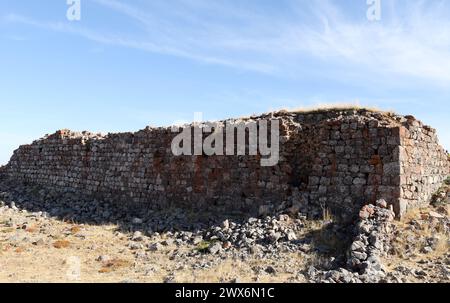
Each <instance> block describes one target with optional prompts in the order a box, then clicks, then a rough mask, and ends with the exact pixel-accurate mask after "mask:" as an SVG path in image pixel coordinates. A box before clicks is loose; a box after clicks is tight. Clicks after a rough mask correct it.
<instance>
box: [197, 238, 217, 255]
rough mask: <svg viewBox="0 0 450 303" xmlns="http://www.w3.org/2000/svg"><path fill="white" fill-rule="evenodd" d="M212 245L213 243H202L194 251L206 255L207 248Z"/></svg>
mask: <svg viewBox="0 0 450 303" xmlns="http://www.w3.org/2000/svg"><path fill="white" fill-rule="evenodd" d="M213 243H214V241H202V242H200V243H199V244H197V247H196V248H195V250H197V251H198V252H200V253H207V252H208V248H209V247H210V246H211V245H212V244H213Z"/></svg>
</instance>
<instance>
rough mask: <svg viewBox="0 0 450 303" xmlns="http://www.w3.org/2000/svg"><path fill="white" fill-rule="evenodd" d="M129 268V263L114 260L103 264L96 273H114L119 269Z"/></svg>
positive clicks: (122, 260)
mask: <svg viewBox="0 0 450 303" xmlns="http://www.w3.org/2000/svg"><path fill="white" fill-rule="evenodd" d="M130 266H131V262H130V261H128V260H124V259H118V258H116V259H113V260H110V261H106V262H104V263H103V266H102V268H101V269H100V270H99V271H98V272H99V273H109V272H112V271H116V270H118V269H121V268H125V267H130Z"/></svg>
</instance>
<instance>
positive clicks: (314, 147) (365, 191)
mask: <svg viewBox="0 0 450 303" xmlns="http://www.w3.org/2000/svg"><path fill="white" fill-rule="evenodd" d="M269 119H278V120H279V121H280V160H279V162H278V164H277V165H275V166H271V167H263V166H261V162H260V160H261V155H256V156H248V155H247V156H226V155H223V156H215V155H214V156H206V155H199V156H174V155H173V153H172V150H171V142H172V139H173V138H174V137H175V136H176V135H177V134H176V133H173V132H172V131H171V129H170V128H147V129H145V130H142V131H139V132H136V133H120V134H109V135H106V136H101V135H93V134H90V133H73V132H70V131H58V132H57V133H55V134H53V135H50V136H46V137H44V138H43V139H40V140H37V141H35V142H33V143H32V144H30V145H24V146H21V147H20V148H19V149H18V150H16V151H15V153H14V155H13V157H12V158H11V161H10V162H9V164H8V165H7V166H6V167H5V168H3V171H4V173H6V174H7V175H8V176H9V177H11V178H14V179H17V180H21V181H25V182H30V183H32V184H39V185H43V186H49V187H52V188H55V189H58V190H62V191H71V192H78V193H80V194H83V195H87V196H92V197H93V198H97V199H101V200H106V201H109V202H116V203H119V204H121V205H129V206H130V207H132V206H133V205H140V206H146V207H151V208H168V207H171V206H176V207H185V208H189V209H194V210H204V209H215V210H217V211H226V212H229V213H232V212H237V213H242V212H245V213H248V214H253V213H256V212H258V210H260V209H268V208H270V207H276V206H278V205H280V204H282V203H284V202H286V203H293V204H297V205H299V206H300V207H302V208H303V209H307V210H308V211H311V213H312V214H316V215H320V212H321V211H322V210H325V209H329V210H331V211H332V212H333V213H335V214H340V215H343V216H344V217H349V216H351V215H352V214H355V213H356V212H357V211H358V210H359V209H360V207H361V205H363V204H367V203H369V202H375V201H376V200H377V199H379V198H383V199H385V200H386V201H388V202H389V203H390V204H392V205H394V207H395V209H396V210H397V211H399V210H400V202H402V203H405V202H406V203H407V204H408V205H415V204H416V203H419V204H420V203H422V202H423V201H424V200H425V199H426V198H427V197H429V195H430V193H431V192H433V191H434V190H435V188H436V186H437V183H439V182H440V181H442V180H443V179H444V178H445V177H446V176H447V175H448V167H449V166H448V162H446V161H444V158H445V157H446V156H445V153H444V152H443V150H442V149H439V147H438V143H437V139H436V136H435V135H434V136H433V135H431V134H430V133H427V132H425V130H426V128H424V127H422V126H418V127H412V126H411V125H413V124H414V123H408V122H406V121H407V120H408V119H406V118H404V117H400V116H395V115H391V114H384V113H377V112H371V111H367V110H358V111H355V110H335V111H318V112H313V113H288V112H279V113H272V114H269V115H263V116H258V117H251V118H246V119H238V120H228V121H224V122H222V123H225V122H226V123H230V122H231V123H236V124H238V123H248V122H251V121H261V120H269ZM419 134H420V135H419ZM205 136H207V134H206V135H205ZM224 137H225V136H224ZM234 143H235V144H236V142H234ZM247 143H248V142H247ZM418 143H419V144H418ZM247 145H248V144H247ZM247 147H248V146H247ZM429 150H431V151H432V154H430V155H427V152H429ZM405 154H406V155H407V156H405ZM437 159H440V160H439V161H438V160H437ZM445 160H446V159H445ZM423 165H425V172H423V171H422V170H421V169H422V166H423ZM401 172H403V173H404V175H405V176H404V175H402V174H401ZM413 186H416V187H418V191H419V192H418V193H417V194H414V195H410V192H416V189H415V188H413ZM405 199H407V201H406V200H405ZM262 206H264V207H262Z"/></svg>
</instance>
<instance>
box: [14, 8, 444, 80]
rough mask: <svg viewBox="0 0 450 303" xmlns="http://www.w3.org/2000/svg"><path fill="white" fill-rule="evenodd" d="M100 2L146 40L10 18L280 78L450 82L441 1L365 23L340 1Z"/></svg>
mask: <svg viewBox="0 0 450 303" xmlns="http://www.w3.org/2000/svg"><path fill="white" fill-rule="evenodd" d="M94 2H95V3H96V4H98V5H99V6H101V7H103V8H106V9H108V10H113V11H115V12H118V13H120V14H121V15H122V16H123V17H125V18H126V19H127V20H129V23H130V24H135V25H137V26H138V27H139V29H140V30H141V32H140V36H139V37H138V38H133V39H131V38H129V37H128V36H127V34H126V33H122V34H110V33H105V32H100V31H98V30H96V29H95V28H89V29H87V28H82V27H80V26H79V25H72V24H68V23H54V22H40V21H35V20H31V19H29V18H25V17H21V16H17V15H10V16H9V18H8V20H9V21H11V22H21V23H26V24H29V25H34V26H37V27H40V28H45V29H50V30H54V31H61V32H68V33H72V34H76V35H79V36H82V37H85V38H87V39H89V40H92V41H96V42H99V43H103V44H110V45H117V46H121V47H129V48H134V49H140V50H144V51H149V52H155V53H163V54H168V55H172V56H178V57H182V58H187V59H191V60H196V61H199V62H204V63H208V64H218V65H223V66H229V67H232V68H237V69H245V70H252V71H257V72H263V73H272V74H276V75H293V74H296V73H298V72H300V71H302V72H304V73H308V72H310V73H320V72H321V71H317V70H315V69H316V68H315V66H317V65H312V66H308V63H310V62H311V61H312V60H315V61H317V62H319V63H320V64H322V65H323V66H327V70H326V71H325V72H324V73H326V74H327V76H333V74H334V76H335V77H338V78H342V77H343V75H344V73H345V76H347V77H349V78H353V79H360V80H361V75H367V76H368V75H371V76H380V77H383V78H389V77H390V78H396V77H406V79H410V78H411V79H418V80H420V81H428V82H429V83H433V84H437V85H441V86H446V85H448V84H449V83H450V73H449V72H448V71H449V70H450V19H449V18H448V14H449V13H450V6H449V4H448V3H447V2H446V1H442V0H441V1H438V0H420V1H413V0H408V1H404V0H400V1H383V4H384V6H383V18H382V20H381V22H376V23H371V22H368V21H367V20H366V19H365V13H366V12H365V10H361V12H360V13H361V17H360V18H358V17H355V16H348V13H347V12H346V11H345V10H344V8H343V7H340V6H339V1H329V0H318V1H306V2H305V1H295V0H291V1H288V2H286V3H285V4H288V5H289V6H290V7H289V11H290V12H291V13H290V14H289V15H287V16H286V15H281V14H280V15H276V14H272V13H269V11H264V10H263V9H260V10H253V9H252V8H250V7H246V6H245V5H244V4H245V3H244V4H242V5H237V2H233V1H206V0H176V1H150V2H140V5H139V6H138V5H136V4H135V5H131V4H129V3H128V2H125V1H122V0H120V1H119V0H94ZM363 2H364V3H365V1H363ZM239 3H240V2H239ZM362 7H363V8H364V6H362ZM308 15H309V17H308V18H307V17H306V16H308ZM306 18H307V19H306ZM322 72H323V71H322ZM397 80H398V79H397ZM387 81H389V79H387ZM406 81H407V80H406Z"/></svg>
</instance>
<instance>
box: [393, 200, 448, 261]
mask: <svg viewBox="0 0 450 303" xmlns="http://www.w3.org/2000/svg"><path fill="white" fill-rule="evenodd" d="M446 209H447V212H448V211H449V207H448V205H447V206H446ZM430 211H431V209H430V208H429V207H427V208H421V209H414V210H411V211H409V212H408V213H407V214H406V215H405V216H404V218H403V219H402V220H401V221H396V222H395V223H394V224H396V228H397V230H398V231H399V232H398V233H397V236H396V238H395V239H394V240H393V242H392V249H391V252H390V256H389V258H388V259H387V260H385V263H386V264H387V268H388V269H393V268H395V267H397V266H399V265H403V266H405V264H407V265H408V264H411V266H413V265H415V263H416V262H417V261H418V260H435V259H438V258H440V257H443V256H445V254H446V253H448V251H449V247H448V239H449V235H448V234H447V233H446V231H445V226H444V224H445V223H442V222H439V221H437V220H431V219H430V217H429V215H428V213H429V212H430ZM419 221H421V224H420V225H419V226H417V225H414V226H416V227H415V228H414V229H412V228H411V225H412V223H414V222H419ZM432 237H434V238H438V239H439V240H438V242H437V243H436V245H435V246H434V249H433V251H432V252H428V253H425V252H423V250H422V249H423V247H424V246H425V245H426V244H425V243H423V241H424V239H427V238H432Z"/></svg>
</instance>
